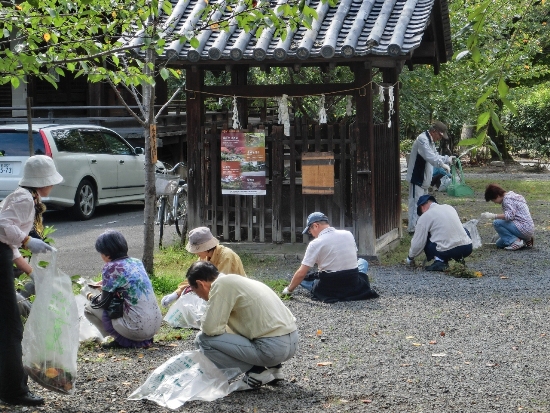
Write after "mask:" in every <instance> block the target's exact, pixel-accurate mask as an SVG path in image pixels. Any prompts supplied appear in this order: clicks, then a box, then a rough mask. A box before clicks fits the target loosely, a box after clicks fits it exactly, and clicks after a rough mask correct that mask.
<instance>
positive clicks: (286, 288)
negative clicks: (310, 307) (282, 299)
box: [281, 287, 292, 295]
mask: <svg viewBox="0 0 550 413" xmlns="http://www.w3.org/2000/svg"><path fill="white" fill-rule="evenodd" d="M281 294H283V295H292V291H290V290H289V289H288V287H285V289H284V290H283V292H282V293H281Z"/></svg>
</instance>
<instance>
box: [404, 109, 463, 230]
mask: <svg viewBox="0 0 550 413" xmlns="http://www.w3.org/2000/svg"><path fill="white" fill-rule="evenodd" d="M441 139H446V140H448V139H449V136H448V135H447V125H445V124H444V123H443V122H440V121H438V120H436V121H435V122H434V123H433V125H432V126H430V129H428V130H427V131H425V132H422V133H421V134H420V135H418V137H417V138H416V140H415V141H414V144H413V146H412V149H411V154H410V157H409V164H408V165H407V182H409V225H408V227H407V231H409V233H413V232H414V229H415V227H416V221H417V220H418V215H417V214H416V204H417V202H418V199H419V198H420V197H421V196H422V195H427V194H428V188H429V187H430V183H431V181H432V175H433V167H434V166H438V167H440V168H443V169H444V170H445V171H446V172H447V173H450V172H451V168H450V166H449V165H451V164H452V163H453V161H454V159H455V157H454V156H447V155H439V154H438V153H437V150H436V148H435V142H438V141H440V140H441Z"/></svg>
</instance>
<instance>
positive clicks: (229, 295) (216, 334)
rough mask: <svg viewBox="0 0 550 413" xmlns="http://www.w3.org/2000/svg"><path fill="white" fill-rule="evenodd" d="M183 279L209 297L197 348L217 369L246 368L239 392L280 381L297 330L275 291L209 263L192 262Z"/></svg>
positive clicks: (197, 291) (290, 353)
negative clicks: (222, 270) (221, 271)
mask: <svg viewBox="0 0 550 413" xmlns="http://www.w3.org/2000/svg"><path fill="white" fill-rule="evenodd" d="M187 281H188V282H189V285H190V287H191V289H192V290H193V291H194V292H195V293H196V294H197V295H198V296H199V297H200V298H202V299H203V300H206V301H207V305H206V310H205V312H204V315H203V316H202V319H201V332H199V333H198V334H197V337H196V338H195V344H196V345H197V347H198V348H199V349H201V350H202V351H203V353H204V354H205V355H206V356H207V357H208V358H209V359H210V360H212V362H214V364H216V365H217V366H218V367H220V368H222V369H223V368H239V369H240V370H241V372H244V373H245V375H244V378H243V386H241V387H240V389H241V390H247V389H254V388H258V387H260V386H261V385H263V384H266V383H270V382H272V381H275V380H282V379H283V378H284V377H283V373H282V365H281V363H282V362H284V361H286V360H288V359H290V358H291V357H292V356H294V353H295V352H296V349H297V347H298V331H297V328H296V322H295V318H294V316H293V315H292V313H291V312H290V310H289V309H288V308H287V307H286V306H285V305H284V304H283V302H282V301H281V299H280V298H279V297H278V296H277V294H275V292H274V291H273V290H272V289H271V288H269V287H268V286H267V285H265V284H263V283H261V282H259V281H255V280H251V279H249V278H245V277H242V276H240V275H236V274H220V273H219V272H218V270H217V268H216V267H215V266H214V265H213V264H212V263H210V262H207V261H198V262H195V263H194V264H193V265H191V267H190V268H189V270H188V271H187ZM227 327H229V328H230V329H231V331H233V332H234V334H231V333H228V332H227V330H226V329H227Z"/></svg>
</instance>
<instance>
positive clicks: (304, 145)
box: [201, 123, 354, 244]
mask: <svg viewBox="0 0 550 413" xmlns="http://www.w3.org/2000/svg"><path fill="white" fill-rule="evenodd" d="M202 136H203V150H202V151H201V152H202V161H203V162H202V165H203V174H202V176H203V177H204V178H203V184H202V188H201V192H202V208H201V209H202V212H201V213H202V222H203V224H204V225H207V226H209V227H210V228H211V230H212V233H213V234H214V236H217V237H219V239H220V240H221V241H224V242H231V241H238V242H249V243H252V242H256V243H257V242H259V243H278V244H279V243H290V244H296V243H298V244H300V243H307V242H308V240H309V237H308V236H307V235H302V230H303V228H304V224H305V222H306V220H307V216H308V215H309V214H310V213H311V212H314V211H322V212H324V213H325V214H326V215H327V216H328V217H329V219H330V223H331V224H332V225H333V226H335V227H337V228H346V229H348V230H350V231H352V232H353V220H352V216H353V213H352V205H353V200H352V190H351V188H352V180H353V175H354V168H353V167H352V159H353V147H354V145H352V143H351V141H350V134H349V130H348V126H347V125H346V124H345V123H340V124H332V125H317V124H305V123H304V124H297V125H293V126H292V127H291V128H290V136H285V135H284V134H283V127H282V126H271V125H269V126H267V133H266V167H267V171H266V190H267V191H266V195H265V196H257V195H254V196H246V195H222V194H221V173H220V144H221V143H220V139H221V125H219V126H217V125H214V127H213V128H212V129H209V130H206V132H204V133H203V134H202ZM303 152H331V153H333V154H334V165H333V166H334V194H331V195H304V194H302V153H303Z"/></svg>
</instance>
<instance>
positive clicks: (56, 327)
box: [22, 249, 79, 394]
mask: <svg viewBox="0 0 550 413" xmlns="http://www.w3.org/2000/svg"><path fill="white" fill-rule="evenodd" d="M38 257H40V258H43V259H44V260H48V265H47V266H46V268H42V267H41V266H40V265H39V258H38ZM30 264H31V266H32V268H33V274H34V280H35V283H36V296H35V299H34V302H33V305H32V311H31V314H30V315H29V318H28V319H27V322H26V323H25V330H24V332H23V342H22V347H23V366H24V368H25V370H26V372H27V374H28V375H29V376H30V377H31V378H32V379H33V380H34V381H35V382H37V383H38V384H40V385H41V386H43V387H45V388H47V389H48V390H52V391H56V392H59V393H63V394H73V393H74V391H75V380H76V357H77V353H78V345H79V343H78V331H79V326H78V310H77V306H76V300H75V297H74V294H73V288H72V283H71V279H70V278H69V276H68V275H67V274H65V273H63V272H62V271H60V270H59V269H58V268H57V251H56V250H55V249H54V250H53V252H52V253H51V254H42V255H38V254H33V256H32V258H31V262H30Z"/></svg>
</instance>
